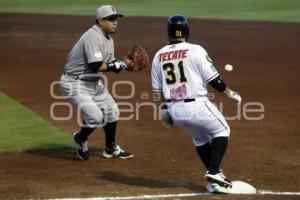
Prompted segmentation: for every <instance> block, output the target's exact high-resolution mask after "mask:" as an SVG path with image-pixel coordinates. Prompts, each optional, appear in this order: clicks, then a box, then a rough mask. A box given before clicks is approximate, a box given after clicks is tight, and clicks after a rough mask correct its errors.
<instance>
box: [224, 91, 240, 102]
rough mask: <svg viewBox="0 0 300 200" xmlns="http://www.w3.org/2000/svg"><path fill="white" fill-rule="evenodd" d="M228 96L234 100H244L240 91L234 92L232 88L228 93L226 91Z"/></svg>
mask: <svg viewBox="0 0 300 200" xmlns="http://www.w3.org/2000/svg"><path fill="white" fill-rule="evenodd" d="M226 94H227V96H228V97H229V98H231V99H233V100H235V101H236V102H237V103H239V104H240V103H241V102H242V97H241V95H240V94H239V93H237V92H234V91H232V90H230V91H229V92H228V93H226Z"/></svg>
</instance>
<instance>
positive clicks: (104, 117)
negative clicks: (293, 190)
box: [61, 5, 133, 160]
mask: <svg viewBox="0 0 300 200" xmlns="http://www.w3.org/2000/svg"><path fill="white" fill-rule="evenodd" d="M118 17H123V15H122V14H118V13H117V12H116V9H115V7H113V6H111V5H104V6H100V7H99V8H98V9H97V12H96V21H95V25H93V26H92V27H91V28H90V29H88V30H87V31H86V32H85V33H84V34H83V35H82V36H81V37H80V39H79V40H78V41H77V43H76V44H75V45H74V47H73V49H72V50H71V52H70V53H69V55H68V58H67V62H66V65H65V68H64V73H63V75H62V77H61V88H62V92H63V94H64V95H65V96H67V97H68V99H69V100H70V102H71V103H72V104H73V106H74V107H75V108H76V109H77V111H79V112H80V113H81V115H82V117H83V119H84V122H83V125H82V127H81V130H80V131H79V132H76V133H74V142H75V150H76V153H77V155H78V157H79V158H80V159H81V160H88V159H89V158H90V153H89V150H88V136H89V135H90V134H91V133H92V132H93V131H94V130H95V129H96V128H97V127H103V129H104V133H105V145H106V148H105V149H104V150H103V152H102V156H103V157H105V158H121V159H127V158H132V157H133V154H131V153H129V152H126V151H125V150H123V149H121V148H120V146H119V145H117V144H116V143H115V137H116V127H117V120H118V117H119V110H118V107H117V104H116V103H115V101H114V99H113V98H112V96H111V95H110V94H109V92H108V91H107V89H106V88H105V87H104V85H103V83H102V82H101V80H100V79H99V78H100V76H101V72H103V71H108V72H109V71H112V72H115V73H119V72H120V71H121V70H124V69H126V67H127V66H126V64H125V63H124V62H123V61H121V60H117V59H115V56H114V41H113V38H112V37H111V34H112V33H114V32H115V31H116V29H117V25H118V23H117V22H118V21H117V20H118Z"/></svg>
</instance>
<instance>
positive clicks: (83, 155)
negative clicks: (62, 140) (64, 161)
mask: <svg viewBox="0 0 300 200" xmlns="http://www.w3.org/2000/svg"><path fill="white" fill-rule="evenodd" d="M78 136H79V135H78V133H76V132H75V133H74V137H73V139H74V142H75V151H76V154H77V157H78V158H79V159H80V160H88V159H90V153H89V149H88V142H87V141H84V142H83V141H81V140H80V139H79V138H78Z"/></svg>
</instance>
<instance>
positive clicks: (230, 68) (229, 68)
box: [224, 64, 233, 72]
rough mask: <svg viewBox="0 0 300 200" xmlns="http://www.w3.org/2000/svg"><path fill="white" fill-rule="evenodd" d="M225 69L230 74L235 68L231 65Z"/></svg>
mask: <svg viewBox="0 0 300 200" xmlns="http://www.w3.org/2000/svg"><path fill="white" fill-rule="evenodd" d="M224 68H225V70H226V71H228V72H231V71H232V70H233V66H232V65H230V64H227V65H225V67H224Z"/></svg>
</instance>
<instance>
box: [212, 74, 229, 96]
mask: <svg viewBox="0 0 300 200" xmlns="http://www.w3.org/2000/svg"><path fill="white" fill-rule="evenodd" d="M209 84H210V85H211V86H212V87H213V88H215V89H216V90H218V91H219V92H224V91H225V89H226V87H227V85H226V84H225V83H224V81H223V80H222V78H221V76H217V77H216V78H214V79H213V80H211V81H210V82H209Z"/></svg>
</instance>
